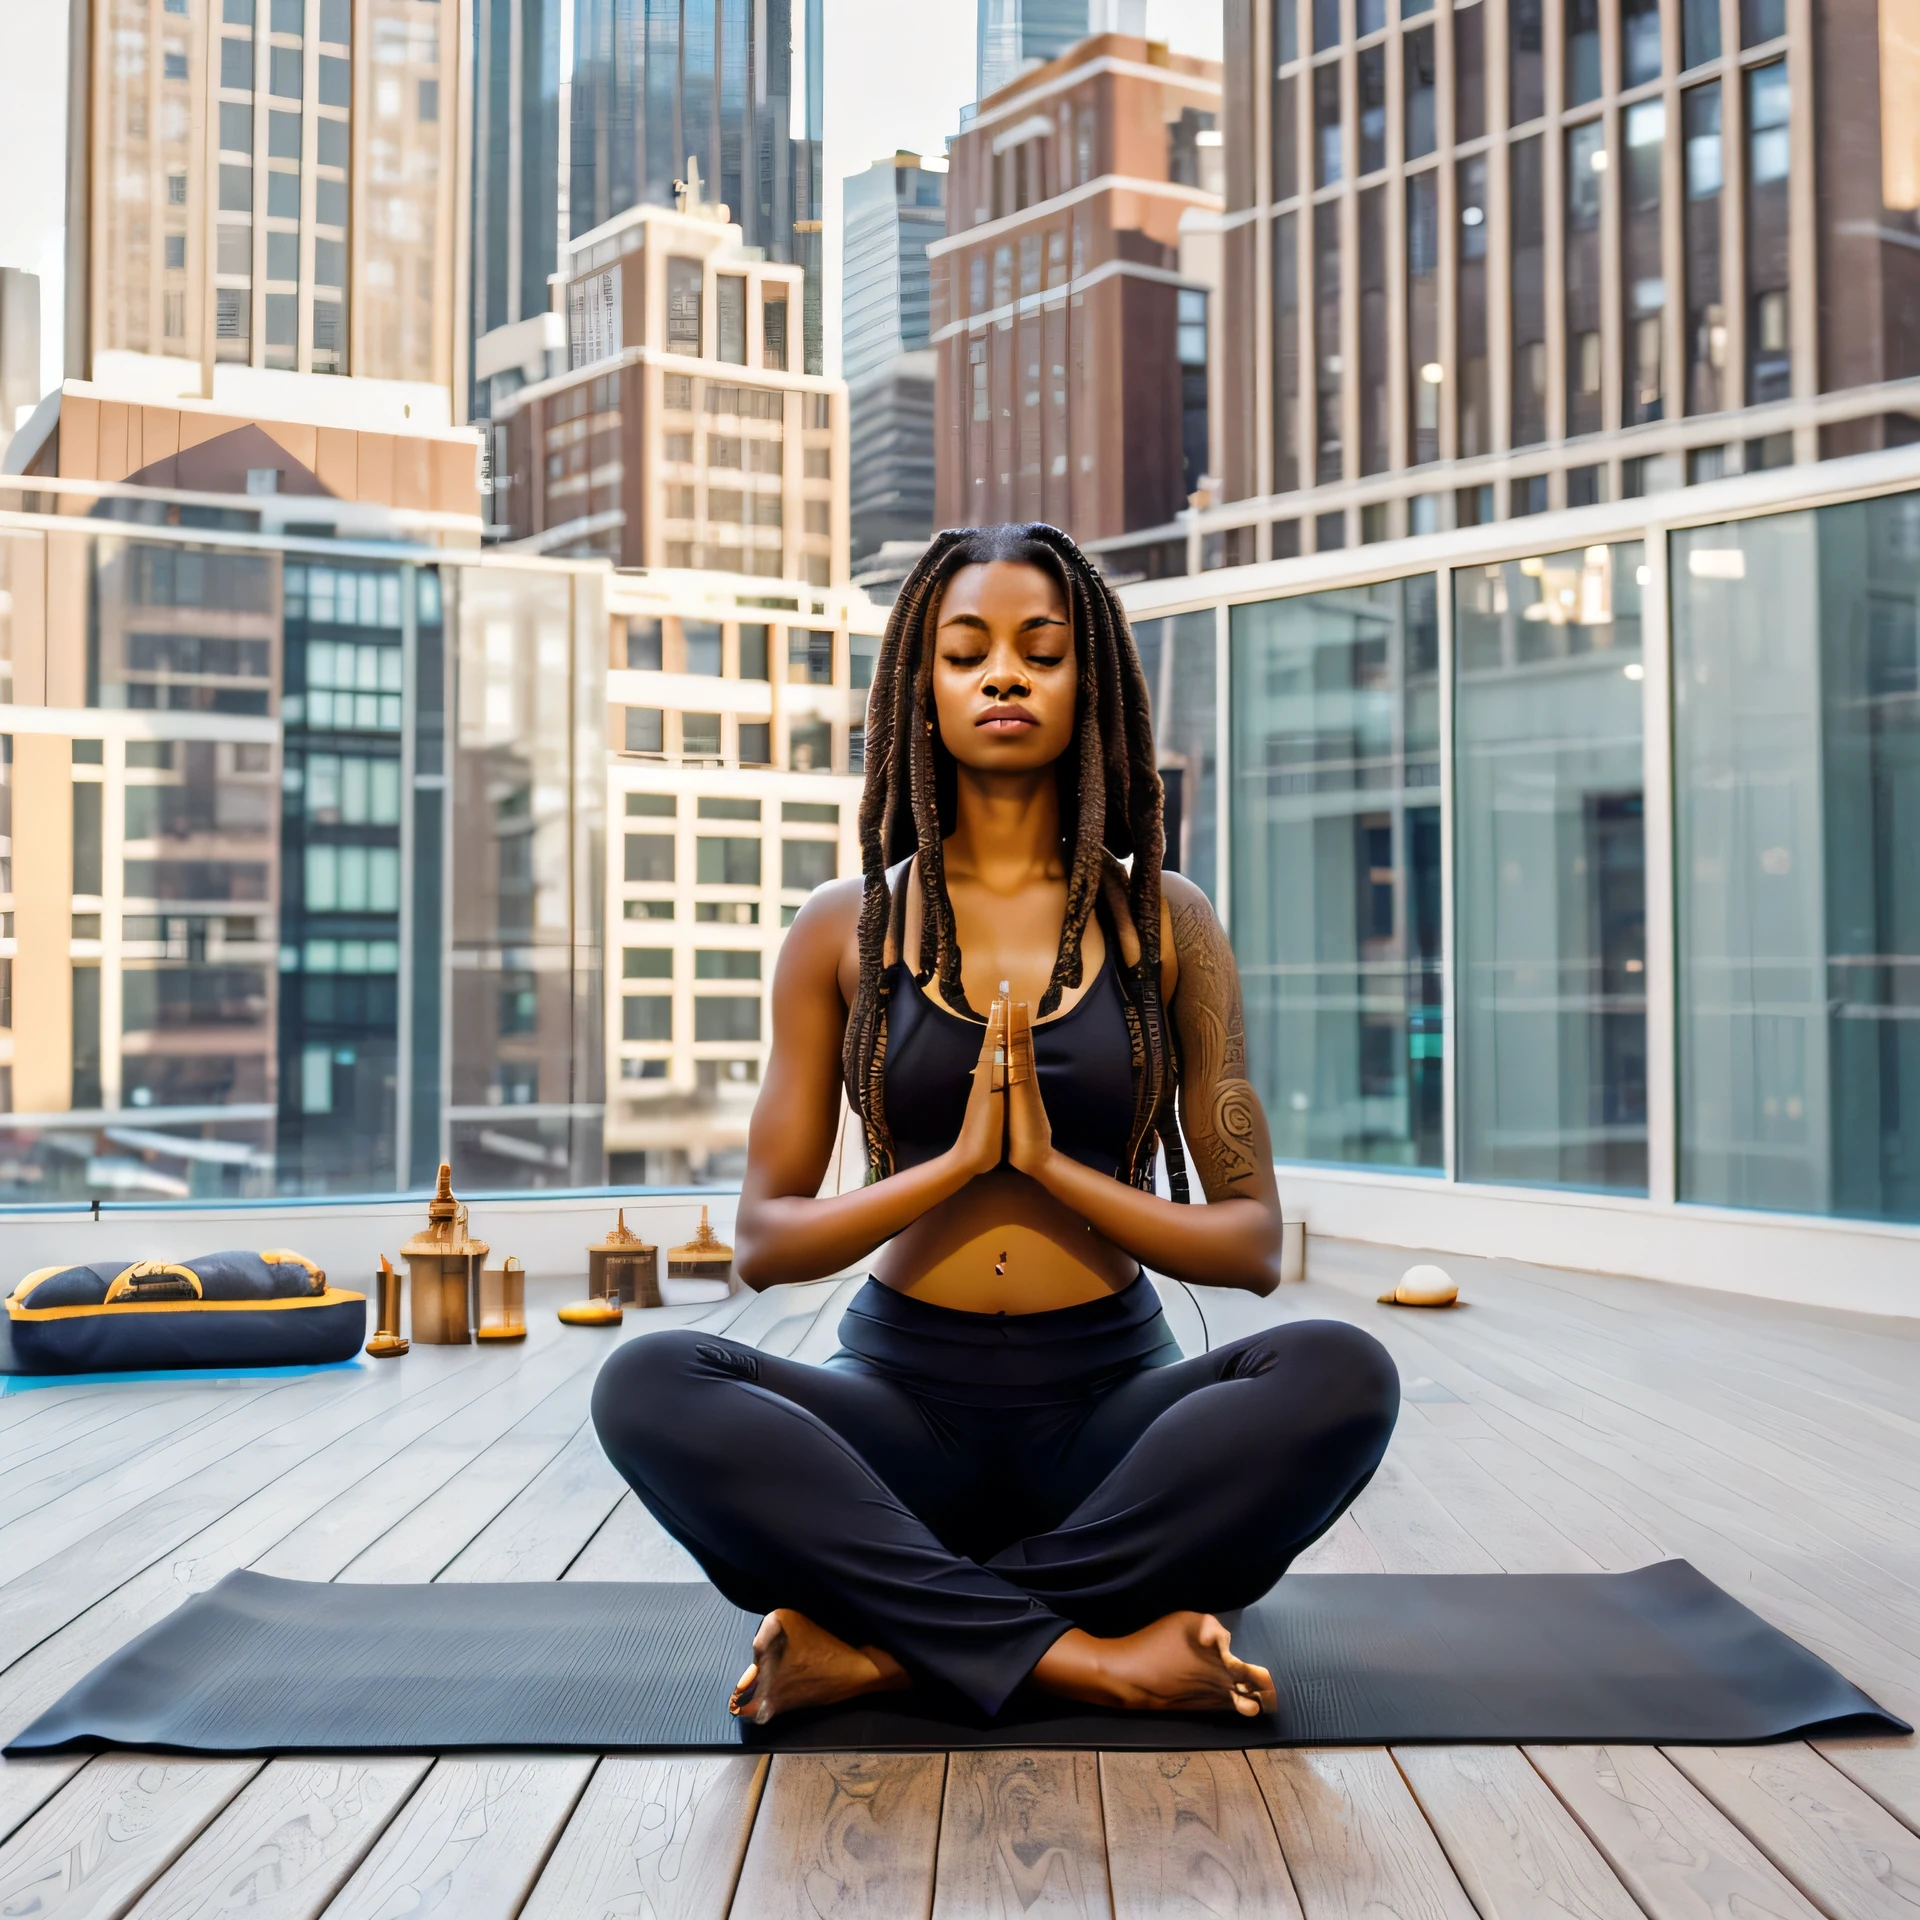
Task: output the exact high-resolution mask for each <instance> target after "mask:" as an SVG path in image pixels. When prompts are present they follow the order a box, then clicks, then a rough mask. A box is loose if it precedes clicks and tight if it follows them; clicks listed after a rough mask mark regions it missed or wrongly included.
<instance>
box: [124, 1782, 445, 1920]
mask: <svg viewBox="0 0 1920 1920" xmlns="http://www.w3.org/2000/svg"><path fill="white" fill-rule="evenodd" d="M432 1764H433V1763H432V1761H431V1760H429V1759H426V1758H425V1757H423V1756H408V1755H401V1756H397V1757H387V1756H382V1757H380V1758H377V1759H353V1758H343V1759H337V1760H275V1761H271V1762H270V1763H269V1764H268V1765H267V1766H266V1767H265V1768H264V1769H263V1770H262V1772H261V1773H260V1774H259V1775H258V1776H257V1777H256V1778H254V1779H253V1780H251V1781H249V1782H248V1783H247V1786H246V1788H245V1789H244V1790H243V1791H242V1792H241V1793H240V1794H239V1795H238V1796H237V1797H236V1798H235V1799H234V1800H232V1801H231V1802H229V1804H228V1806H227V1808H226V1810H225V1811H224V1812H223V1813H221V1814H220V1816H219V1817H218V1818H217V1819H216V1820H215V1821H214V1822H213V1824H212V1825H211V1826H209V1827H208V1828H207V1830H206V1831H205V1832H204V1833H203V1834H201V1836H200V1837H199V1839H197V1840H196V1841H195V1842H194V1843H193V1845H192V1846H190V1847H189V1848H188V1849H187V1850H186V1852H185V1853H183V1854H182V1855H181V1856H180V1858H179V1859H178V1860H176V1861H175V1862H174V1863H173V1865H172V1866H171V1867H169V1868H168V1869H167V1871H166V1872H165V1873H164V1874H162V1875H161V1877H160V1878H159V1880H158V1881H156V1882H155V1883H154V1885H153V1886H151V1887H150V1888H148V1890H147V1891H146V1893H145V1894H143V1895H142V1896H141V1898H140V1899H139V1901H138V1902H137V1903H136V1904H135V1905H134V1907H133V1908H132V1911H131V1914H130V1916H129V1920H216V1916H218V1915H222V1914H233V1913H240V1912H244V1913H245V1914H246V1915H247V1917H248V1920H309V1916H311V1915H313V1914H317V1913H319V1912H320V1911H321V1909H322V1908H324V1907H325V1906H326V1904H327V1902H328V1901H329V1900H331V1899H332V1898H333V1896H334V1895H335V1894H336V1893H338V1892H339V1891H340V1889H341V1887H342V1886H343V1885H344V1884H345V1883H346V1879H347V1876H348V1875H349V1874H350V1873H352V1872H353V1870H354V1868H355V1867H357V1866H358V1865H359V1864H360V1862H361V1861H362V1860H364V1859H365V1858H366V1856H367V1852H368V1849H369V1848H371V1847H372V1845H373V1843H374V1842H375V1841H376V1840H377V1839H378V1838H379V1837H380V1833H381V1830H382V1829H383V1828H384V1827H385V1826H386V1824H387V1822H388V1821H390V1820H391V1819H392V1818H393V1817H394V1815H395V1813H396V1812H398V1810H399V1809H400V1807H401V1806H402V1805H403V1804H404V1803H405V1801H406V1798H407V1796H408V1795H409V1794H410V1793H412V1792H413V1790H414V1788H415V1787H417V1786H418V1785H419V1784H420V1782H421V1780H422V1779H423V1778H424V1777H425V1775H426V1771H427V1769H428V1767H430V1766H431V1765H432Z"/></svg>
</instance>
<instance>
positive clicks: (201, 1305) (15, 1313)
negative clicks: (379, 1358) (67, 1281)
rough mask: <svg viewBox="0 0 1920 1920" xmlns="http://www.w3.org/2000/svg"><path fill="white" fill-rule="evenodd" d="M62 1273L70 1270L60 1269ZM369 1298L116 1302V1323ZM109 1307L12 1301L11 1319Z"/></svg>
mask: <svg viewBox="0 0 1920 1920" xmlns="http://www.w3.org/2000/svg"><path fill="white" fill-rule="evenodd" d="M60 1271H61V1272H62V1273H64V1272H66V1268H64V1267H62V1268H61V1269H60ZM366 1298H367V1296H366V1295H365V1294H364V1293H346V1292H336V1291H335V1290H334V1289H333V1288H332V1287H329V1288H328V1289H327V1290H326V1292H325V1293H322V1294H307V1295H306V1296H304V1297H298V1296H296V1297H295V1298H293V1299H288V1300H136V1299H122V1300H120V1301H118V1302H116V1303H115V1305H114V1309H113V1315H114V1318H115V1319H116V1320H124V1319H126V1318H127V1317H128V1316H129V1315H130V1314H137V1313H279V1312H282V1311H284V1310H285V1309H286V1308H289V1307H294V1308H305V1307H321V1306H329V1305H332V1306H337V1305H339V1303H340V1302H341V1301H343V1300H358V1301H359V1302H360V1303H361V1304H362V1305H363V1306H364V1305H365V1304H366ZM105 1312H106V1308H105V1307H16V1306H14V1305H13V1304H12V1303H11V1302H9V1303H8V1306H7V1316H8V1318H9V1319H13V1320H72V1319H74V1318H76V1317H77V1316H78V1315H80V1314H83V1313H105Z"/></svg>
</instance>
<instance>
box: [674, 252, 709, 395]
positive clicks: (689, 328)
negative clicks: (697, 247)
mask: <svg viewBox="0 0 1920 1920" xmlns="http://www.w3.org/2000/svg"><path fill="white" fill-rule="evenodd" d="M703 273H704V269H703V268H702V266H701V264H700V262H699V261H698V260H686V259H683V258H681V257H680V256H679V255H678V254H669V255H668V257H667V351H668V352H669V353H687V354H694V355H698V354H699V353H700V352H701V350H702V347H701V342H702V339H703V335H702V333H701V312H700V296H701V282H702V275H703ZM669 404H671V403H669Z"/></svg>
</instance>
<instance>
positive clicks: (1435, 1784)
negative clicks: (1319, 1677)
mask: <svg viewBox="0 0 1920 1920" xmlns="http://www.w3.org/2000/svg"><path fill="white" fill-rule="evenodd" d="M1393 1757H1394V1760H1395V1762H1396V1763H1397V1764H1398V1766H1399V1768H1400V1771H1401V1774H1402V1775H1403V1776H1404V1777H1405V1779H1406V1782H1407V1784H1408V1785H1409V1786H1410V1787H1411V1788H1412V1789H1413V1794H1414V1798H1415V1799H1416V1800H1417V1801H1419V1803H1420V1810H1421V1812H1422V1813H1424V1814H1425V1815H1426V1817H1427V1823H1428V1825H1429V1826H1431V1827H1432V1828H1433V1831H1434V1833H1435V1835H1436V1836H1437V1837H1438V1838H1439V1841H1440V1844H1441V1846H1442V1847H1443V1848H1445V1849H1446V1855H1447V1858H1448V1859H1449V1860H1450V1861H1451V1862H1452V1863H1453V1870H1454V1872H1455V1873H1457V1874H1458V1875H1459V1876H1460V1884H1461V1885H1462V1886H1463V1887H1465V1888H1466V1890H1467V1893H1468V1895H1469V1897H1470V1898H1471V1899H1472V1901H1473V1904H1474V1905H1475V1906H1476V1907H1477V1908H1479V1910H1480V1920H1640V1909H1639V1908H1638V1907H1637V1906H1636V1905H1635V1904H1634V1902H1633V1898H1632V1896H1631V1895H1630V1894H1629V1893H1628V1892H1627V1890H1626V1889H1625V1888H1624V1887H1623V1886H1621V1884H1620V1882H1619V1880H1618V1879H1617V1878H1616V1877H1615V1875H1614V1873H1613V1870H1612V1868H1610V1867H1609V1866H1608V1865H1607V1863H1606V1861H1605V1860H1603V1859H1602V1858H1601V1857H1600V1855H1599V1853H1598V1852H1597V1851H1596V1849H1595V1847H1594V1844H1593V1842H1592V1841H1591V1840H1589V1839H1588V1838H1587V1836H1586V1835H1585V1834H1584V1833H1583V1832H1582V1831H1581V1830H1580V1825H1579V1822H1578V1821H1576V1820H1575V1819H1574V1817H1573V1816H1572V1815H1571V1814H1570V1813H1568V1811H1567V1810H1566V1808H1565V1807H1563V1806H1562V1805H1561V1804H1560V1802H1559V1801H1558V1800H1556V1799H1555V1798H1554V1796H1553V1790H1552V1789H1551V1788H1550V1787H1549V1786H1548V1785H1547V1783H1546V1782H1545V1781H1544V1780H1542V1779H1541V1778H1540V1776H1539V1775H1538V1774H1537V1773H1536V1772H1534V1770H1533V1768H1532V1767H1530V1766H1529V1765H1528V1764H1527V1759H1526V1756H1525V1755H1524V1754H1523V1753H1521V1752H1520V1751H1519V1749H1518V1748H1515V1747H1398V1748H1396V1749H1395V1750H1394V1755H1393Z"/></svg>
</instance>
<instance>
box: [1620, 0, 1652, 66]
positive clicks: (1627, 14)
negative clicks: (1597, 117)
mask: <svg viewBox="0 0 1920 1920" xmlns="http://www.w3.org/2000/svg"><path fill="white" fill-rule="evenodd" d="M1661 65H1662V58H1661V51H1660V0H1620V84H1621V85H1622V86H1623V87H1639V86H1644V85H1645V84H1646V83H1647V82H1648V81H1649V80H1658V79H1659V78H1660V68H1661Z"/></svg>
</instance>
